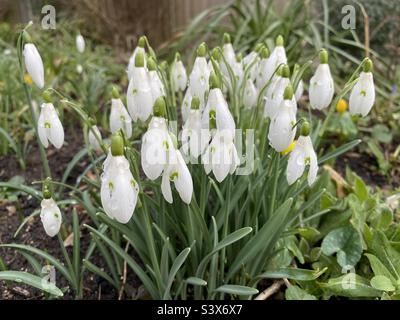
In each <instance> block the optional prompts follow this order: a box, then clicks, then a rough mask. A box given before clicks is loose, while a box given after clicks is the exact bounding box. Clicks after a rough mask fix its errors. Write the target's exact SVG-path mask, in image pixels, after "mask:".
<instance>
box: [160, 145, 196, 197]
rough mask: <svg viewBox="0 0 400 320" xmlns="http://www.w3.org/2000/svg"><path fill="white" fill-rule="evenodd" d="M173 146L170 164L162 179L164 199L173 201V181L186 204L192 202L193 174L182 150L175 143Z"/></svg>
mask: <svg viewBox="0 0 400 320" xmlns="http://www.w3.org/2000/svg"><path fill="white" fill-rule="evenodd" d="M171 147H172V150H171V152H170V153H169V154H170V157H169V159H168V165H167V166H166V168H165V170H164V173H163V176H162V180H161V192H162V194H163V196H164V199H165V200H166V201H167V202H168V203H172V202H173V198H172V190H171V182H173V183H174V185H175V189H176V191H178V194H179V196H180V198H181V199H182V201H183V202H185V203H186V204H190V201H191V200H192V194H193V180H192V176H191V175H190V172H189V169H188V167H187V166H186V163H185V160H184V159H183V157H182V155H181V153H180V151H179V150H177V149H175V146H174V145H172V146H171Z"/></svg>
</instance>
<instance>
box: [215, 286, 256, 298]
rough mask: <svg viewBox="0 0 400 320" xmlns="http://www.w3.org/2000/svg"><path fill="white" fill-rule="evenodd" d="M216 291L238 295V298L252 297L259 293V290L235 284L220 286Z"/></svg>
mask: <svg viewBox="0 0 400 320" xmlns="http://www.w3.org/2000/svg"><path fill="white" fill-rule="evenodd" d="M215 291H217V292H223V293H228V294H236V295H238V296H251V295H253V294H257V293H258V290H257V289H255V288H250V287H246V286H238V285H234V284H224V285H223V286H220V287H218V288H217V289H215Z"/></svg>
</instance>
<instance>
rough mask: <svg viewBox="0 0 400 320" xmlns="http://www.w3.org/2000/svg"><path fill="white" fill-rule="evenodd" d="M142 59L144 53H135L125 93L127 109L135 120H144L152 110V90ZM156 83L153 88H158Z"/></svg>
mask: <svg viewBox="0 0 400 320" xmlns="http://www.w3.org/2000/svg"><path fill="white" fill-rule="evenodd" d="M144 59H145V55H144V54H143V53H142V52H138V53H137V54H136V56H135V67H134V68H133V71H132V77H131V79H130V80H129V85H128V91H127V93H126V100H127V104H128V111H129V114H130V115H131V117H132V120H133V121H135V122H136V121H137V120H138V119H140V120H141V121H146V120H147V119H148V118H149V117H150V116H151V114H152V111H153V102H154V101H153V90H152V87H151V82H150V77H149V73H148V70H147V69H146V67H145V65H144ZM153 71H154V70H153ZM154 72H156V71H154ZM157 85H158V84H156V83H154V86H155V87H154V90H157V89H160V88H156V86H157ZM160 90H161V89H160Z"/></svg>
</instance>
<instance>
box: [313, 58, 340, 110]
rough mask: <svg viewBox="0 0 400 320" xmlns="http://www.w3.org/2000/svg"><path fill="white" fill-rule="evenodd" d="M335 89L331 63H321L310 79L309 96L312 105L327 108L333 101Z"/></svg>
mask: <svg viewBox="0 0 400 320" xmlns="http://www.w3.org/2000/svg"><path fill="white" fill-rule="evenodd" d="M334 91H335V90H334V84H333V78H332V75H331V71H330V68H329V65H328V64H326V63H323V64H320V65H319V66H318V67H317V70H316V71H315V74H314V76H313V77H312V78H311V80H310V88H309V98H310V105H311V107H312V108H313V109H318V110H322V109H325V108H327V107H328V106H329V104H330V103H331V102H332V98H333V94H334Z"/></svg>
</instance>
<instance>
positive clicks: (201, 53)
mask: <svg viewBox="0 0 400 320" xmlns="http://www.w3.org/2000/svg"><path fill="white" fill-rule="evenodd" d="M206 54H207V45H206V43H205V42H202V43H201V44H200V45H199V46H198V48H197V56H198V57H205V56H206Z"/></svg>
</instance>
